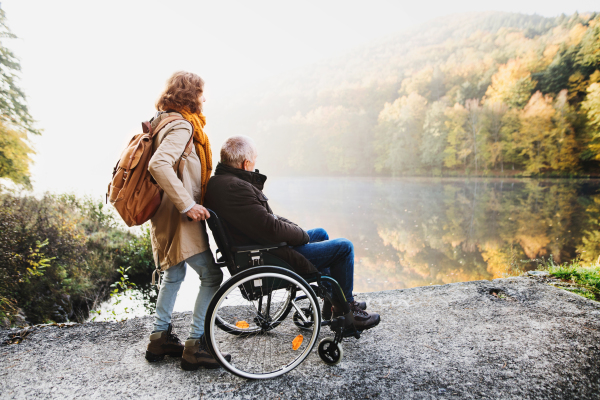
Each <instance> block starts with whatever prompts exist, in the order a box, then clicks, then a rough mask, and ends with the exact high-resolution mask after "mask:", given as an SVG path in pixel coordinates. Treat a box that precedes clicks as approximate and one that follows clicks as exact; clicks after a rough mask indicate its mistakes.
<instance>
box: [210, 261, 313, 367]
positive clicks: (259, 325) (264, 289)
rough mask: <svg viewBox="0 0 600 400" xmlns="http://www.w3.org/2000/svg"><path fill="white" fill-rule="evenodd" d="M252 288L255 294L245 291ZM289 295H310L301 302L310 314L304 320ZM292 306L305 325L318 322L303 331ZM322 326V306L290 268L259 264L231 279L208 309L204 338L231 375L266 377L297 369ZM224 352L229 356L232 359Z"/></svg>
mask: <svg viewBox="0 0 600 400" xmlns="http://www.w3.org/2000/svg"><path fill="white" fill-rule="evenodd" d="M249 285H253V286H252V287H253V292H252V294H249V293H248V292H247V291H248V287H249ZM238 293H239V295H238ZM257 293H258V295H257ZM242 294H243V295H242ZM291 294H294V295H295V294H298V295H304V296H306V299H305V300H304V301H303V302H304V303H307V304H308V305H309V306H310V307H309V308H310V310H311V311H312V315H309V316H306V314H305V312H304V311H303V310H301V308H300V306H298V305H296V304H295V301H293V299H294V297H289V296H290V295H291ZM292 308H293V309H294V310H295V314H297V313H298V312H302V314H303V316H304V319H303V318H302V317H300V319H302V320H303V321H304V320H305V322H307V321H315V322H316V323H313V324H311V326H308V327H306V328H304V329H302V331H299V330H298V327H297V326H296V324H295V323H294V318H293V316H292V315H290V314H291V313H290V310H291V309H292ZM224 327H225V328H226V329H223V328H224ZM320 327H321V320H320V309H319V303H318V300H317V297H316V295H315V293H314V292H313V290H312V288H311V287H310V285H309V284H308V283H306V281H305V280H304V279H302V278H301V277H300V276H299V275H297V274H296V273H294V272H292V271H290V270H288V269H285V268H280V267H272V266H260V267H254V268H250V269H248V270H246V271H243V272H241V273H239V274H237V275H235V276H233V277H231V278H230V279H229V280H228V281H227V282H225V283H224V284H223V286H221V288H219V290H218V291H217V293H215V295H214V296H213V298H212V300H211V302H210V305H209V306H208V311H207V315H206V320H205V328H204V334H205V336H206V340H207V344H208V348H209V350H210V351H211V353H212V354H213V355H214V356H215V358H216V359H217V360H218V361H219V363H220V364H221V365H222V366H223V368H225V369H226V370H227V371H229V372H231V373H233V374H235V375H238V376H241V377H244V378H249V379H266V378H273V377H276V376H279V375H282V374H285V373H286V372H289V371H291V370H292V369H294V368H295V367H297V366H298V365H299V364H300V363H301V362H302V361H303V360H304V359H305V358H306V357H307V356H308V355H309V354H310V352H311V350H312V349H313V347H314V345H315V342H316V340H317V337H318V335H319V331H320ZM232 331H235V332H232ZM232 333H234V334H232ZM226 354H231V360H230V361H227V359H226V358H225V355H226Z"/></svg>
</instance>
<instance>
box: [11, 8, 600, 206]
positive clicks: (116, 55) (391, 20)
mask: <svg viewBox="0 0 600 400" xmlns="http://www.w3.org/2000/svg"><path fill="white" fill-rule="evenodd" d="M599 5H600V4H599V3H598V1H597V0H596V1H589V0H571V1H569V2H567V1H556V0H554V1H540V0H536V1H515V0H508V1H502V2H481V1H453V2H448V1H420V2H414V1H413V2H408V1H402V2H401V1H369V2H365V1H348V0H346V1H327V0H321V1H306V0H305V1H302V2H299V1H297V2H292V1H271V2H267V1H237V2H234V1H210V2H208V1H168V2H167V1H149V0H143V1H134V0H121V1H101V2H91V1H55V0H53V1H48V0H38V1H30V0H5V1H2V2H1V6H2V8H3V9H4V10H5V12H6V16H7V21H8V25H9V26H10V28H11V29H12V31H13V32H14V33H15V34H16V35H17V36H18V37H19V39H18V40H11V41H7V40H3V43H5V44H6V45H8V47H9V48H11V49H12V50H13V51H14V52H15V53H16V55H17V56H18V57H19V58H20V60H21V64H22V79H21V87H22V88H23V89H24V90H25V92H26V93H27V95H28V103H29V106H30V111H31V114H32V115H33V117H34V118H35V119H36V120H37V121H39V122H38V127H39V128H42V129H43V130H44V132H43V135H42V136H41V137H36V138H34V140H33V142H34V145H35V148H36V150H37V153H38V154H37V155H36V157H35V159H36V163H35V165H34V166H33V181H34V188H35V191H36V192H37V193H40V192H42V191H45V190H49V191H53V192H65V191H73V192H76V193H78V194H91V195H94V196H102V195H103V194H104V193H105V191H106V186H107V184H108V182H109V180H110V176H111V171H112V167H113V166H114V164H115V162H116V161H117V158H118V156H119V153H120V151H121V150H122V149H123V147H124V145H125V144H126V143H127V141H128V140H129V138H130V137H131V135H132V134H135V133H138V131H139V130H140V129H139V127H140V122H141V121H143V120H147V119H149V118H150V117H151V116H152V115H153V113H154V102H155V100H156V98H157V96H158V95H159V94H160V91H161V89H162V87H163V84H164V82H165V80H166V79H167V78H168V76H169V75H170V74H171V73H173V72H174V71H176V70H182V69H183V70H189V71H193V72H196V73H198V74H199V75H201V76H202V77H203V78H204V79H205V81H206V96H207V98H208V101H207V103H206V106H205V114H206V115H207V119H208V125H207V129H206V130H207V133H208V134H209V136H210V132H211V129H218V127H213V126H211V120H210V113H211V107H212V108H213V109H214V107H218V106H219V104H225V103H226V102H227V101H228V100H229V99H231V98H234V97H235V96H236V95H238V94H240V93H242V92H243V91H245V90H247V89H248V88H250V87H253V88H256V87H258V86H259V84H260V82H261V81H264V80H266V79H269V78H271V77H274V76H283V75H285V74H286V73H287V72H289V71H292V70H294V69H298V68H302V67H303V66H306V65H309V64H311V63H314V62H316V61H319V60H322V59H325V58H329V57H335V56H337V55H340V54H343V53H344V52H346V51H348V50H350V49H352V48H354V47H356V46H359V45H361V44H365V43H368V42H369V41H372V40H375V39H377V38H380V37H382V36H386V35H389V34H393V33H396V32H399V31H402V30H403V29H406V28H408V27H411V26H414V25H416V24H419V23H422V22H425V21H426V20H428V19H432V18H434V17H439V16H445V15H448V18H452V16H451V14H453V13H462V12H470V11H487V10H498V11H510V12H522V13H528V14H532V13H537V14H541V15H544V16H555V15H559V14H561V13H565V14H571V13H573V12H575V11H579V12H585V11H594V10H598V8H599V7H598V6H599ZM232 118H235V116H232ZM231 134H235V132H232V133H231ZM212 145H213V154H215V157H216V156H217V155H218V152H217V149H218V148H219V147H220V145H221V143H212Z"/></svg>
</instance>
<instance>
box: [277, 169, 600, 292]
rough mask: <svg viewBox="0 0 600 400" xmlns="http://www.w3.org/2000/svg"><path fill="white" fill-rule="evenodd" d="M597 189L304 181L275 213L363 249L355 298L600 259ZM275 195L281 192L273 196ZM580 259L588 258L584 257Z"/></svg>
mask: <svg viewBox="0 0 600 400" xmlns="http://www.w3.org/2000/svg"><path fill="white" fill-rule="evenodd" d="M597 187H598V185H597V183H595V182H589V181H588V182H587V183H581V182H574V181H541V180H533V179H532V180H514V181H506V180H504V181H501V180H488V181H485V180H475V181H471V182H465V181H461V180H437V181H436V180H431V179H412V180H411V179H399V180H394V179H379V180H372V179H363V178H360V179H354V180H353V179H333V178H332V179H319V180H312V179H300V180H293V181H289V182H287V183H286V184H281V183H279V182H278V183H277V184H275V186H274V187H269V188H268V193H269V194H270V195H271V197H272V198H274V203H275V204H274V207H275V210H276V212H277V211H278V210H279V212H280V213H282V214H283V215H286V216H289V217H290V218H293V219H294V220H296V221H298V222H299V223H300V224H301V225H302V226H305V227H307V228H311V227H315V226H322V227H325V228H327V229H328V231H329V232H330V234H331V235H332V236H334V237H339V236H343V237H347V238H348V239H350V240H352V241H353V243H354V244H355V253H356V260H357V264H356V268H355V275H356V276H355V291H357V292H360V291H375V290H386V289H396V288H404V287H414V286H423V285H429V284H444V283H451V282H461V281H470V280H478V279H494V278H499V277H502V276H503V275H505V274H509V273H514V272H516V271H518V270H524V269H529V268H533V267H534V266H535V263H533V262H524V261H525V260H532V259H539V258H541V257H544V258H548V257H550V255H552V257H553V258H554V260H556V261H558V262H564V261H569V260H570V259H572V258H575V257H576V256H577V255H578V254H580V255H581V258H582V259H583V260H584V261H591V260H592V259H594V258H597V257H598V255H600V233H599V232H598V230H597V226H598V222H599V221H600V195H596V194H595V191H596V188H597ZM273 190H276V191H278V192H283V193H287V194H286V195H282V194H281V193H276V194H274V192H273ZM578 252H579V253H578Z"/></svg>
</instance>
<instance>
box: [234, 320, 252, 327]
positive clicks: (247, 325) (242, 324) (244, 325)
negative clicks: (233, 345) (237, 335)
mask: <svg viewBox="0 0 600 400" xmlns="http://www.w3.org/2000/svg"><path fill="white" fill-rule="evenodd" d="M235 326H237V327H238V328H240V329H247V328H250V324H248V323H247V322H246V321H238V322H236V323H235Z"/></svg>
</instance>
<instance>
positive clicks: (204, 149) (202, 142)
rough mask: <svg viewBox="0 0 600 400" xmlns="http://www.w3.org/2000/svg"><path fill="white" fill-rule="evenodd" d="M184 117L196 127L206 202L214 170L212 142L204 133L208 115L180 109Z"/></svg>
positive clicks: (201, 201) (195, 134)
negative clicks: (207, 188)
mask: <svg viewBox="0 0 600 400" xmlns="http://www.w3.org/2000/svg"><path fill="white" fill-rule="evenodd" d="M178 112H179V113H180V114H181V115H182V116H183V118H185V119H186V120H188V121H189V122H190V123H191V124H192V125H193V127H194V147H195V148H196V154H197V155H198V158H200V166H201V168H202V173H201V175H200V176H201V178H200V180H201V184H200V187H201V189H202V198H201V199H200V204H204V195H205V194H206V185H208V180H209V179H210V174H211V172H212V151H211V150H210V142H209V141H208V136H206V133H204V129H203V128H204V125H206V117H205V116H204V115H203V114H202V113H201V112H198V113H191V112H190V111H189V110H188V109H184V110H180V111H178Z"/></svg>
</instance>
